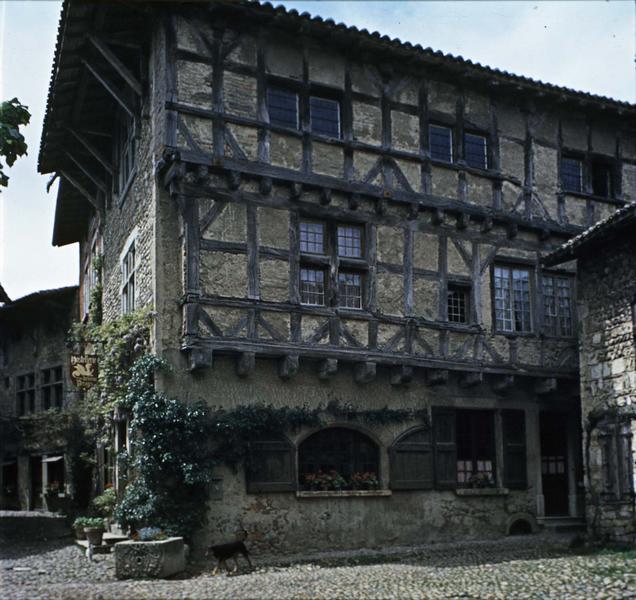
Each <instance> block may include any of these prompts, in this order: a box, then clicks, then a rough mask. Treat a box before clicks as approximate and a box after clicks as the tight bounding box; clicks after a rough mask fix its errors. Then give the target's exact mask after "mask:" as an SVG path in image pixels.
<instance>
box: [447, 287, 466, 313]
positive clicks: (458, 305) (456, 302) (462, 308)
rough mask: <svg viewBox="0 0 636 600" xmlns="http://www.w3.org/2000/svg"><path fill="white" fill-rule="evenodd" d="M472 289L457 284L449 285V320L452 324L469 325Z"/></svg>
mask: <svg viewBox="0 0 636 600" xmlns="http://www.w3.org/2000/svg"><path fill="white" fill-rule="evenodd" d="M469 299H470V287H469V286H467V285H460V284H456V283H449V284H448V294H447V303H448V320H449V321H450V322H451V323H468V315H469V306H470V304H469V303H470V300H469Z"/></svg>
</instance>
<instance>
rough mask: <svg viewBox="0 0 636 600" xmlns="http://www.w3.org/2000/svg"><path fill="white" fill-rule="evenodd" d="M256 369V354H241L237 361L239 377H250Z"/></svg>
mask: <svg viewBox="0 0 636 600" xmlns="http://www.w3.org/2000/svg"><path fill="white" fill-rule="evenodd" d="M255 368H256V353H255V352H241V354H239V356H238V358H237V360H236V374H237V375H238V376H239V377H248V376H249V375H251V374H252V373H253V372H254V369H255Z"/></svg>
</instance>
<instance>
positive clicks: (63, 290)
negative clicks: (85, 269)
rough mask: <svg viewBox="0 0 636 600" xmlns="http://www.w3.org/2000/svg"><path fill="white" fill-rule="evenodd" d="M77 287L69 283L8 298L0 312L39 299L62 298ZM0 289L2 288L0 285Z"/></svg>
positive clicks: (70, 293) (30, 303) (32, 302)
mask: <svg viewBox="0 0 636 600" xmlns="http://www.w3.org/2000/svg"><path fill="white" fill-rule="evenodd" d="M78 289H79V288H78V286H76V285H71V286H67V287H60V288H54V289H51V290H39V291H37V292H33V293H32V294H27V295H26V296H22V297H21V298H16V299H15V300H9V301H8V302H7V304H5V305H4V306H2V307H0V313H2V312H3V311H9V310H11V309H14V308H21V307H23V306H27V305H32V304H34V303H37V302H39V301H46V300H56V299H58V298H60V299H62V298H64V297H66V296H72V295H73V294H75V292H77V290H78ZM0 290H2V287H1V286H0ZM2 291H4V290H2Z"/></svg>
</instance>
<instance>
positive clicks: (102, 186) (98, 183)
mask: <svg viewBox="0 0 636 600" xmlns="http://www.w3.org/2000/svg"><path fill="white" fill-rule="evenodd" d="M64 153H65V154H66V156H67V157H68V159H69V160H70V161H71V162H72V163H73V164H74V165H75V166H76V167H77V168H78V169H79V170H80V171H81V172H82V173H84V175H85V176H86V177H88V179H90V180H91V181H92V182H93V184H94V185H95V187H97V188H99V190H100V191H102V192H103V193H104V194H105V193H106V184H105V183H104V181H103V180H102V179H101V178H100V177H98V176H97V175H96V174H95V173H94V172H93V171H91V169H90V168H89V167H87V166H86V165H85V164H83V163H82V162H81V161H80V160H79V158H77V157H76V156H75V155H74V154H71V153H70V152H69V151H68V150H66V151H65V152H64Z"/></svg>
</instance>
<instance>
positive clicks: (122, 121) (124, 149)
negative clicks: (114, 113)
mask: <svg viewBox="0 0 636 600" xmlns="http://www.w3.org/2000/svg"><path fill="white" fill-rule="evenodd" d="M115 160H116V164H117V193H118V194H119V195H120V196H122V195H124V194H125V193H126V190H127V188H128V185H129V183H130V181H131V180H132V177H133V175H134V171H135V166H136V160H137V139H136V137H135V120H134V119H133V118H132V117H131V116H129V115H128V114H127V113H122V114H120V116H119V119H118V122H117V131H116V132H115Z"/></svg>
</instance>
